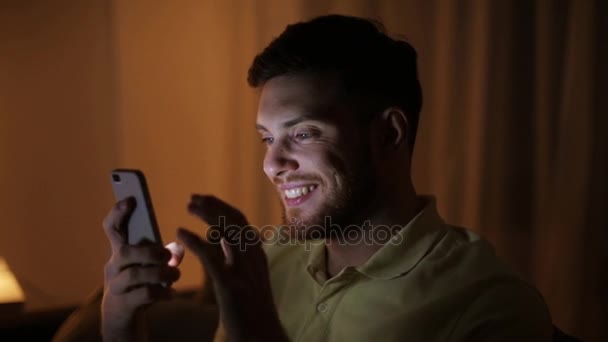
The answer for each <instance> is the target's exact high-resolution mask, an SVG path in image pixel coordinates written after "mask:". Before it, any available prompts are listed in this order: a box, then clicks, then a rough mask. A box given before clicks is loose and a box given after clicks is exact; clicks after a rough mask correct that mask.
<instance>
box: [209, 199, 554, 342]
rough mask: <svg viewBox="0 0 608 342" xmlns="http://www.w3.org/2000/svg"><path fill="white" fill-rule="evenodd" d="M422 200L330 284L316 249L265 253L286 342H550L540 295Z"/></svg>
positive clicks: (313, 245)
mask: <svg viewBox="0 0 608 342" xmlns="http://www.w3.org/2000/svg"><path fill="white" fill-rule="evenodd" d="M425 200H426V201H427V203H426V205H425V207H424V209H423V210H422V211H421V212H420V213H418V215H417V216H416V217H415V218H414V219H412V220H411V221H410V222H409V223H408V224H407V225H406V226H405V227H404V228H402V229H401V230H400V231H398V232H397V233H396V234H395V236H394V237H393V239H392V240H391V241H389V242H388V243H386V244H385V245H383V246H382V247H381V248H380V249H379V250H378V251H377V252H376V253H375V254H374V255H372V257H371V258H370V259H369V260H368V261H367V262H366V263H365V264H363V265H361V266H360V267H346V268H344V269H343V270H342V271H341V272H339V273H338V274H337V275H335V276H334V277H332V278H329V279H328V277H327V272H326V259H325V258H326V252H325V244H324V243H323V242H322V241H309V242H307V243H301V244H281V245H279V244H266V245H265V250H266V254H267V257H268V263H269V268H270V283H271V287H272V291H273V296H274V300H275V305H276V307H277V310H278V314H279V318H280V320H281V323H282V325H283V327H284V329H285V331H286V332H287V335H288V336H289V339H290V340H291V341H550V340H551V336H552V335H551V334H552V323H551V317H550V315H549V312H548V310H547V307H546V305H545V303H544V301H543V298H542V297H541V295H540V294H539V293H538V291H537V290H536V289H535V288H534V287H532V286H530V285H528V284H527V283H525V282H524V281H522V280H521V279H520V278H519V277H518V276H517V275H515V274H514V273H513V272H511V271H510V270H509V269H508V268H507V267H506V266H505V265H504V264H503V263H502V262H501V261H500V260H499V259H498V258H497V257H496V255H495V253H494V251H493V248H492V247H491V245H490V244H489V243H488V242H487V241H485V240H484V239H482V238H480V236H479V235H477V234H475V233H474V232H471V231H469V230H466V229H463V228H460V227H455V226H451V225H448V224H446V223H444V222H443V220H442V219H441V218H440V216H439V215H438V213H437V210H436V206H435V200H434V199H433V198H432V197H426V198H425ZM219 329H220V330H221V327H220V328H219ZM219 335H220V336H221V335H223V332H221V333H220V334H219ZM216 337H219V336H216Z"/></svg>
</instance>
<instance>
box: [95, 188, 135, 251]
mask: <svg viewBox="0 0 608 342" xmlns="http://www.w3.org/2000/svg"><path fill="white" fill-rule="evenodd" d="M134 208H135V200H134V199H133V198H132V197H129V198H126V199H124V200H122V201H119V202H117V203H116V204H115V205H114V207H112V209H111V210H110V212H109V213H108V215H107V216H106V217H105V219H104V220H103V229H104V231H105V233H106V236H107V237H108V240H110V245H111V246H112V250H113V251H115V250H116V249H118V248H119V246H120V245H123V244H125V243H126V241H127V223H128V222H129V217H130V216H131V213H132V212H133V209H134Z"/></svg>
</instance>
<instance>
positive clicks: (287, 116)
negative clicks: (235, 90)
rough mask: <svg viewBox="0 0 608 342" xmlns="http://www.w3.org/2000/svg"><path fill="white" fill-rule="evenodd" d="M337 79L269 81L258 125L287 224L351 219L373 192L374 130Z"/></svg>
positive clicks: (292, 77)
mask: <svg viewBox="0 0 608 342" xmlns="http://www.w3.org/2000/svg"><path fill="white" fill-rule="evenodd" d="M336 89H338V87H337V86H336V82H334V81H333V80H332V79H331V78H328V77H321V76H312V75H307V74H297V75H289V76H278V77H275V78H272V79H270V80H269V81H268V82H266V83H265V84H264V86H263V88H262V94H261V97H260V103H259V109H258V117H257V125H256V126H257V128H258V131H259V132H260V134H261V136H262V141H263V142H264V143H265V144H266V145H267V151H266V156H265V158H264V172H265V173H266V175H267V176H268V178H269V179H270V180H271V181H272V183H273V184H274V185H275V186H276V189H277V191H278V194H279V196H280V198H281V203H282V205H283V208H284V221H285V223H286V224H296V225H297V226H299V227H302V228H305V227H310V226H311V225H320V226H323V225H324V224H325V223H326V221H325V220H326V217H331V223H332V224H333V225H334V227H335V225H340V226H345V225H347V224H350V223H352V222H353V220H354V217H355V216H356V215H360V214H361V213H362V211H364V210H365V208H366V206H367V205H368V204H369V201H370V200H371V198H372V197H373V192H374V189H375V172H374V167H373V165H372V158H371V148H370V145H369V141H370V139H369V137H370V136H369V129H368V128H367V126H366V125H363V124H362V123H361V122H360V121H358V120H357V119H355V116H354V115H355V114H353V113H352V109H350V110H349V109H348V106H346V105H345V103H344V101H340V100H339V99H340V98H341V97H339V96H338V95H337V92H336V91H335V90H336Z"/></svg>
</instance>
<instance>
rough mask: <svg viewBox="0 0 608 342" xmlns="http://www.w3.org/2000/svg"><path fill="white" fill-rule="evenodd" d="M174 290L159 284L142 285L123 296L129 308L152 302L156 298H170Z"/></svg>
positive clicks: (156, 299)
mask: <svg viewBox="0 0 608 342" xmlns="http://www.w3.org/2000/svg"><path fill="white" fill-rule="evenodd" d="M173 295H174V290H173V289H171V288H165V287H163V286H161V285H151V286H142V287H139V288H136V289H133V290H132V291H130V292H129V293H128V295H126V296H125V301H126V305H127V307H128V308H130V309H131V310H134V309H136V308H139V307H141V306H143V305H147V304H152V303H154V302H156V301H158V300H164V299H170V298H172V297H173Z"/></svg>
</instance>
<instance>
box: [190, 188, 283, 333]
mask: <svg viewBox="0 0 608 342" xmlns="http://www.w3.org/2000/svg"><path fill="white" fill-rule="evenodd" d="M188 210H189V212H190V213H191V214H193V215H196V216H198V217H199V218H201V219H202V220H203V221H205V222H207V223H208V224H209V225H210V229H211V231H209V232H208V234H207V235H208V236H211V237H215V238H212V239H209V240H208V241H205V240H203V239H201V238H200V237H199V236H198V235H196V234H194V233H192V232H190V231H188V230H186V229H179V231H178V239H180V240H181V241H183V243H184V244H185V245H186V247H188V248H189V249H190V250H192V252H193V253H194V255H196V256H197V257H198V259H199V260H200V262H201V264H202V265H203V267H204V269H205V271H206V274H207V275H208V276H209V277H210V280H211V281H212V283H213V287H214V292H215V295H216V300H217V303H218V305H219V310H220V319H221V321H222V324H223V326H224V328H225V330H226V335H227V337H228V339H229V340H230V341H239V342H240V341H287V340H288V339H287V337H286V335H285V332H284V330H283V328H282V326H281V323H280V321H279V318H278V314H277V311H276V308H275V305H274V300H273V297H272V291H271V288H270V279H269V273H268V265H267V262H266V255H265V253H264V251H263V250H262V246H261V241H260V240H259V238H257V234H256V232H255V231H253V229H251V228H250V227H249V226H248V223H247V220H246V219H245V217H244V216H243V214H242V213H241V212H240V211H238V210H237V209H235V208H233V207H231V206H230V205H228V204H226V203H224V202H223V201H221V200H219V199H217V198H215V197H213V196H200V195H194V196H192V199H191V202H190V204H189V206H188ZM218 237H221V239H219V238H218Z"/></svg>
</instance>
